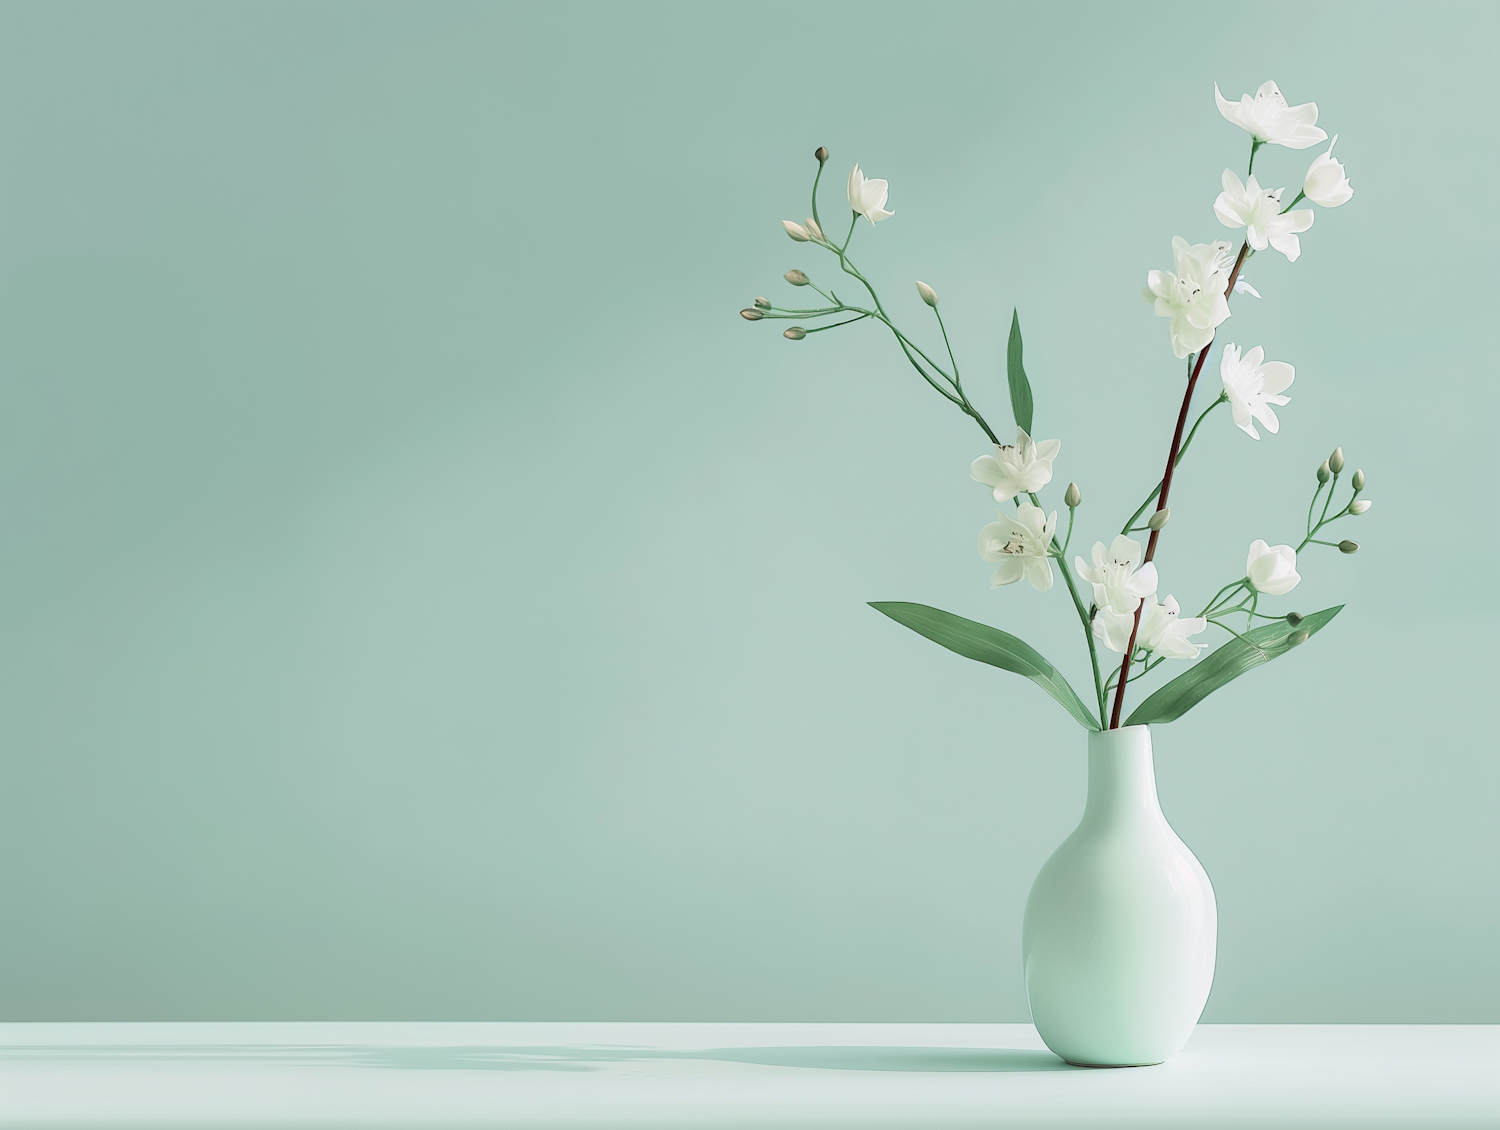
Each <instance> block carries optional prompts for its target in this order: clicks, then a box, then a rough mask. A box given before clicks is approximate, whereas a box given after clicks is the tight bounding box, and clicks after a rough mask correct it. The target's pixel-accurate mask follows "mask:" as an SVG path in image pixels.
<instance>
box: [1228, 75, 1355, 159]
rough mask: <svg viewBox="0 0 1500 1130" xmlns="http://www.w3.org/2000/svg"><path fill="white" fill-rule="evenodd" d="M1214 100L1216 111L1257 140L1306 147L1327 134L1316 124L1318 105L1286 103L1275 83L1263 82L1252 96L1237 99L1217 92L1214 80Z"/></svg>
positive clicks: (1289, 147) (1314, 143)
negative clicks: (1217, 109) (1233, 99)
mask: <svg viewBox="0 0 1500 1130" xmlns="http://www.w3.org/2000/svg"><path fill="white" fill-rule="evenodd" d="M1214 101H1216V102H1217V103H1218V104H1219V113H1221V114H1223V115H1224V117H1225V118H1226V119H1228V120H1229V121H1231V122H1233V123H1234V124H1235V125H1237V126H1239V127H1240V128H1241V129H1245V130H1249V131H1250V136H1251V137H1253V138H1255V140H1256V141H1268V142H1270V143H1271V144H1272V145H1285V146H1286V147H1287V148H1288V149H1306V148H1307V147H1308V146H1309V145H1316V144H1317V143H1318V142H1320V141H1322V140H1324V139H1325V138H1327V136H1328V135H1327V134H1326V133H1324V132H1323V131H1322V130H1320V129H1319V128H1318V127H1317V124H1316V123H1317V120H1318V104H1317V103H1316V102H1304V103H1302V105H1300V106H1288V105H1287V102H1286V98H1285V97H1284V96H1283V95H1282V93H1281V91H1280V90H1278V89H1277V87H1276V84H1275V83H1274V82H1268V83H1265V84H1264V85H1263V86H1262V87H1261V88H1260V89H1259V90H1257V91H1256V92H1255V97H1254V98H1251V97H1250V95H1248V94H1242V95H1241V96H1240V100H1239V101H1238V102H1231V101H1229V99H1227V98H1225V97H1224V96H1223V95H1222V94H1220V93H1219V84H1218V83H1214Z"/></svg>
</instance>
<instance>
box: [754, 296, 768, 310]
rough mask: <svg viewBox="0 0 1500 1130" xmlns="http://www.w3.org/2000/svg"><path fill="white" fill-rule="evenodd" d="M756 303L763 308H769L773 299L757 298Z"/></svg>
mask: <svg viewBox="0 0 1500 1130" xmlns="http://www.w3.org/2000/svg"><path fill="white" fill-rule="evenodd" d="M755 305H756V306H758V307H759V308H760V309H762V310H769V309H770V308H771V300H770V299H769V298H757V299H756V300H755Z"/></svg>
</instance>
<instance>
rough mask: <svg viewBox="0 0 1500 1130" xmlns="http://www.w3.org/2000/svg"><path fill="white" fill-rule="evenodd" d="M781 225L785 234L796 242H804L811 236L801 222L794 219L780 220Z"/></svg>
mask: <svg viewBox="0 0 1500 1130" xmlns="http://www.w3.org/2000/svg"><path fill="white" fill-rule="evenodd" d="M781 226H782V227H784V228H786V234H787V235H789V236H791V237H792V238H793V239H795V240H796V241H797V242H798V243H806V242H807V241H808V240H810V239H811V238H812V236H810V235H809V234H808V233H807V229H806V228H805V227H803V226H802V225H801V224H799V223H797V222H796V221H795V220H782V221H781Z"/></svg>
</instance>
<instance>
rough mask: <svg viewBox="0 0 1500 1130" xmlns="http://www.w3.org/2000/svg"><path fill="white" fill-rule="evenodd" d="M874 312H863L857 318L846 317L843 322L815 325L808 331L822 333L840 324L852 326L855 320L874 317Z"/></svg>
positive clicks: (836, 327)
mask: <svg viewBox="0 0 1500 1130" xmlns="http://www.w3.org/2000/svg"><path fill="white" fill-rule="evenodd" d="M874 316H875V315H874V314H861V315H860V316H859V317H857V318H846V319H844V321H842V322H834V323H832V324H830V325H827V326H814V327H813V328H812V329H810V330H808V331H807V332H808V333H810V334H817V333H822V332H823V331H824V330H836V329H838V328H839V327H840V326H852V325H853V324H854V323H855V322H863V321H864V320H865V319H866V318H873V317H874Z"/></svg>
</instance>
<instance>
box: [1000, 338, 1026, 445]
mask: <svg viewBox="0 0 1500 1130" xmlns="http://www.w3.org/2000/svg"><path fill="white" fill-rule="evenodd" d="M1005 376H1006V379H1007V380H1009V381H1010V410H1011V414H1012V415H1014V416H1015V418H1016V426H1017V427H1020V428H1025V429H1026V433H1027V434H1028V435H1030V434H1031V382H1030V381H1028V380H1027V379H1026V370H1025V368H1023V367H1022V365H1021V315H1020V312H1019V311H1016V310H1012V311H1011V313H1010V342H1009V343H1008V344H1007V345H1006V347H1005Z"/></svg>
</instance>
